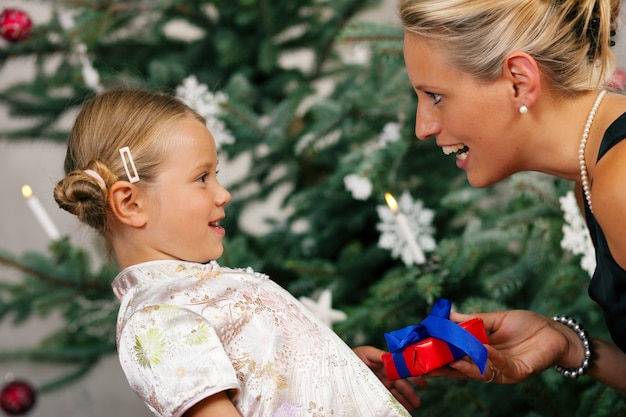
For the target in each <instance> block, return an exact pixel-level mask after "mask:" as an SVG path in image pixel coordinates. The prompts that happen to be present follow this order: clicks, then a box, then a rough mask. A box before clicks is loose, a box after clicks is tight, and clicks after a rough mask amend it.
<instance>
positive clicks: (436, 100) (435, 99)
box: [427, 93, 442, 105]
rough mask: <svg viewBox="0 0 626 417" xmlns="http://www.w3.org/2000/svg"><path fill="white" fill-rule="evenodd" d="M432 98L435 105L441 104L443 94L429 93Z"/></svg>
mask: <svg viewBox="0 0 626 417" xmlns="http://www.w3.org/2000/svg"><path fill="white" fill-rule="evenodd" d="M427 94H428V95H429V96H430V98H432V99H433V102H434V104H435V105H436V104H439V102H440V101H441V98H442V95H441V94H435V93H427Z"/></svg>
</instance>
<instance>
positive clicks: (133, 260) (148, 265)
mask: <svg viewBox="0 0 626 417" xmlns="http://www.w3.org/2000/svg"><path fill="white" fill-rule="evenodd" d="M217 165H218V161H217V155H216V147H215V142H214V140H213V137H212V136H211V133H210V132H209V131H208V130H207V128H206V124H205V121H204V120H203V118H202V117H201V116H199V115H198V114H197V113H196V112H194V111H193V110H192V109H190V108H188V107H187V106H186V105H184V104H183V103H181V102H180V101H179V100H177V99H175V98H173V97H171V96H168V95H165V94H161V93H156V92H150V91H145V90H140V89H123V88H120V89H113V90H109V91H107V92H104V93H102V94H100V95H98V96H96V97H95V98H93V99H92V100H90V101H88V102H87V103H86V104H85V105H84V107H83V108H82V110H81V112H80V114H79V115H78V118H77V120H76V123H75V125H74V128H73V130H72V132H71V135H70V138H69V143H68V148H67V155H66V159H65V173H66V176H65V178H63V179H62V180H61V181H60V182H59V183H58V184H57V186H56V188H55V190H54V196H55V199H56V201H57V203H58V204H59V206H60V207H61V208H63V209H65V210H67V211H69V212H70V213H73V214H75V215H76V216H78V218H79V219H80V220H81V221H83V222H85V223H87V224H88V225H90V226H92V227H94V228H95V229H96V230H97V231H99V232H100V233H102V235H104V237H105V238H106V240H107V241H108V242H109V243H110V245H111V248H112V250H113V252H114V254H115V256H116V258H117V261H118V262H119V265H120V267H121V268H122V271H121V272H120V273H119V275H118V276H117V277H116V278H115V280H114V281H113V291H114V292H115V295H116V296H117V297H118V298H119V299H120V300H121V307H120V311H119V316H118V324H117V344H118V351H119V359H120V363H121V365H122V368H123V369H124V372H125V374H126V377H127V379H128V381H129V383H130V385H131V387H132V388H133V390H135V392H136V393H137V394H138V395H139V396H140V397H141V398H142V399H143V400H144V401H145V403H146V404H147V405H148V407H149V408H150V409H151V410H152V411H153V412H154V414H155V415H158V416H168V417H170V416H183V415H184V416H220V417H226V416H277V417H278V416H322V415H323V416H330V415H334V416H408V415H409V414H408V412H407V410H406V409H405V408H403V406H402V405H401V404H400V403H399V402H398V401H397V400H396V398H394V395H396V396H397V397H398V399H399V400H401V401H402V403H403V404H404V405H405V406H407V407H408V408H412V407H414V406H417V405H418V404H419V400H418V398H417V396H416V394H415V393H414V391H413V389H412V388H411V387H410V386H409V385H408V384H406V385H398V384H395V385H392V384H391V383H390V382H389V381H387V380H385V379H384V377H383V375H384V373H383V372H382V371H381V369H382V365H381V362H380V360H379V358H380V353H381V352H380V351H378V350H377V349H374V348H368V347H364V348H363V350H360V351H359V355H360V356H361V357H363V360H364V361H366V362H368V364H369V365H370V366H371V367H372V369H373V370H374V371H380V372H378V375H379V376H380V377H381V379H383V382H384V383H385V384H387V387H388V388H389V389H390V390H392V392H393V394H394V395H392V393H390V391H389V390H388V389H387V388H386V386H385V385H384V384H383V383H381V381H380V380H379V379H378V378H377V374H376V373H375V372H372V371H371V370H370V369H369V368H368V367H367V366H366V365H365V364H364V363H363V362H362V361H361V360H360V359H359V356H357V355H356V354H355V352H354V351H352V350H351V349H350V348H349V347H348V346H347V345H346V344H345V343H343V342H342V340H341V339H340V338H339V337H338V336H337V335H336V334H335V333H333V332H332V330H331V329H329V328H328V327H327V326H325V325H324V324H323V323H322V322H320V321H319V320H317V319H316V318H315V317H313V316H312V314H311V313H310V312H309V311H308V310H307V309H306V308H305V307H304V306H303V305H302V304H300V302H298V301H297V300H296V299H295V298H294V297H292V296H291V295H290V294H289V293H287V292H286V291H285V290H283V289H282V288H280V287H279V286H278V285H276V284H275V283H274V282H272V281H271V280H270V279H269V278H268V277H266V276H264V275H262V274H259V273H256V272H254V271H252V270H250V269H229V268H224V267H220V266H219V265H218V264H217V263H216V262H215V259H217V258H219V257H220V256H221V254H222V251H223V247H222V239H223V237H224V235H225V230H224V228H223V227H222V226H220V221H221V220H222V219H223V218H224V216H225V214H224V207H225V206H226V204H227V203H228V202H229V201H230V198H231V196H230V194H229V192H228V191H227V190H226V189H224V188H223V187H222V186H221V185H220V184H219V182H218V180H217V176H216V175H217Z"/></svg>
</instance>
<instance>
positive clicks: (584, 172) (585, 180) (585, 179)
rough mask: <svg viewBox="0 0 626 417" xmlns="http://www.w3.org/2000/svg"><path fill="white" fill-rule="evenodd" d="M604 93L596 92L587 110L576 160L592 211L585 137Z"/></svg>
mask: <svg viewBox="0 0 626 417" xmlns="http://www.w3.org/2000/svg"><path fill="white" fill-rule="evenodd" d="M605 95H606V90H602V91H600V94H598V98H596V101H595V102H594V103H593V107H592V108H591V111H589V116H588V117H587V123H585V129H584V130H583V136H582V138H581V139H580V148H579V149H578V162H579V164H580V179H581V181H582V183H583V193H584V194H585V200H587V205H588V206H589V211H591V212H592V213H593V209H592V208H591V189H590V188H589V177H588V176H587V165H586V164H585V148H586V147H587V138H588V137H589V130H591V124H592V123H593V118H594V117H595V116H596V112H597V111H598V107H600V102H601V101H602V99H603V98H604V96H605Z"/></svg>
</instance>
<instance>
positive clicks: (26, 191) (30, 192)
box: [22, 184, 33, 198]
mask: <svg viewBox="0 0 626 417" xmlns="http://www.w3.org/2000/svg"><path fill="white" fill-rule="evenodd" d="M22 195H23V196H24V198H30V197H31V196H32V195H33V189H32V188H30V185H28V184H27V185H24V186H22Z"/></svg>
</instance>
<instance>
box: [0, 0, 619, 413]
mask: <svg viewBox="0 0 626 417" xmlns="http://www.w3.org/2000/svg"><path fill="white" fill-rule="evenodd" d="M377 5H378V2H377V1H368V0H333V1H319V0H300V1H298V2H293V1H282V0H277V1H274V2H267V1H263V0H236V1H225V0H213V1H209V0H206V1H203V0H196V1H182V0H163V1H154V2H123V1H116V0H110V1H91V0H65V1H55V2H50V7H51V10H52V15H51V18H50V21H49V22H48V23H46V24H43V25H34V26H32V27H31V28H30V29H29V28H28V27H27V26H28V25H27V24H26V25H25V26H23V27H22V29H23V30H22V31H20V32H19V33H18V34H17V35H16V32H15V30H14V29H12V30H11V31H9V30H5V32H4V35H3V36H4V37H5V39H7V40H8V41H7V42H3V43H2V44H1V45H0V65H7V64H8V63H9V62H10V61H11V60H14V59H17V58H19V57H23V56H31V57H35V58H36V59H35V61H36V77H35V79H34V80H33V81H29V82H17V83H15V84H12V85H9V86H7V87H5V88H3V89H2V91H0V102H1V103H2V104H3V105H5V106H7V108H8V109H9V111H10V115H11V116H12V117H15V118H22V119H25V120H27V121H28V123H25V124H23V125H20V126H18V127H10V128H7V127H3V126H0V138H2V140H4V141H23V140H33V139H36V140H39V141H42V142H43V141H53V142H60V143H62V142H63V141H64V140H65V139H66V137H67V133H68V132H67V128H65V127H64V126H63V124H61V123H59V120H61V119H63V118H67V117H68V114H69V115H71V114H72V112H75V110H76V108H77V106H79V105H80V103H81V102H82V101H83V100H84V99H85V98H87V97H90V96H92V95H93V94H94V93H96V92H98V91H101V90H102V89H104V88H107V87H109V86H113V85H118V84H125V85H142V86H148V87H152V88H159V89H166V90H169V91H171V92H172V93H173V94H177V95H178V96H179V97H181V98H182V99H184V100H187V101H188V102H189V103H190V104H191V105H192V106H194V108H196V109H197V110H198V111H199V112H201V113H202V114H203V115H204V116H205V117H206V118H207V120H208V122H209V128H210V129H211V131H212V132H213V134H214V136H215V138H216V140H217V141H218V142H219V147H220V151H219V152H220V158H223V159H225V160H226V164H225V166H226V167H228V166H229V161H230V162H232V163H234V162H233V161H237V163H238V165H237V166H238V167H240V166H245V168H246V169H245V172H243V173H241V174H239V173H238V174H237V175H233V176H232V177H231V178H234V179H232V180H231V181H230V182H229V184H228V186H229V189H230V190H231V192H232V193H233V200H232V202H231V203H230V205H229V206H228V208H227V218H226V220H225V221H224V226H225V227H226V229H227V230H228V237H227V239H226V241H225V248H226V250H225V253H224V256H223V257H222V258H221V259H220V260H219V262H220V263H221V264H223V265H227V266H251V267H253V268H254V269H256V270H258V271H262V272H264V273H267V274H269V275H270V276H271V277H272V279H274V280H275V281H276V282H278V283H279V284H280V285H282V286H284V287H285V288H287V289H288V290H289V291H291V292H292V293H293V294H294V295H296V296H297V297H306V298H305V302H310V300H316V299H318V297H327V296H328V295H329V294H332V308H333V309H336V310H341V311H343V312H344V313H345V315H346V318H345V319H344V320H339V316H340V315H335V316H333V317H329V323H331V324H332V325H333V326H334V329H335V330H336V331H337V332H338V333H339V334H340V335H341V336H342V338H344V340H346V342H348V343H349V344H350V345H353V346H356V345H360V344H373V345H376V346H378V347H381V348H386V345H385V341H384V337H383V335H384V333H386V332H389V331H392V330H395V329H398V328H401V327H405V326H407V325H410V324H416V323H419V322H420V321H421V320H423V319H424V318H425V317H426V316H427V315H428V313H429V311H430V309H431V307H432V305H433V303H434V301H435V300H436V299H438V298H441V297H444V298H447V299H449V300H452V301H453V303H454V307H455V308H456V309H457V310H459V311H464V312H470V311H492V310H498V309H509V308H526V309H531V310H533V311H536V312H539V313H542V314H546V315H552V314H568V315H571V316H573V317H576V318H577V319H578V320H579V321H581V322H582V323H584V324H585V328H587V329H588V330H589V331H590V332H591V333H592V334H597V335H604V336H606V330H605V328H604V325H603V320H602V315H601V312H600V311H599V308H598V307H597V306H596V305H594V304H593V303H592V302H591V301H590V300H589V297H588V296H587V292H586V287H587V284H588V280H589V272H588V270H587V269H585V268H583V267H581V260H582V261H583V263H582V264H583V265H584V266H586V267H588V266H589V265H588V262H589V261H588V253H589V250H590V249H589V248H588V246H585V244H586V243H588V242H586V240H585V236H586V235H585V231H584V230H582V231H581V228H580V227H577V226H579V225H580V223H579V220H580V219H579V218H578V217H576V214H577V213H575V212H572V210H571V209H570V208H571V201H570V200H569V194H568V192H569V191H571V184H568V183H566V182H563V181H560V180H556V179H554V178H552V177H546V176H543V175H539V174H527V173H525V174H518V175H516V176H514V177H513V178H511V179H510V180H507V181H505V182H503V183H501V184H499V185H497V186H494V187H491V188H489V189H480V190H479V189H473V188H472V187H470V186H469V185H468V184H467V181H466V179H465V175H464V174H463V173H462V172H460V171H459V170H457V169H455V167H454V166H453V165H452V164H451V162H446V160H445V159H444V157H443V156H442V155H441V152H440V150H438V149H437V147H436V146H435V145H434V142H433V141H427V142H419V141H417V140H415V139H414V133H413V131H414V122H415V120H414V114H415V106H416V105H417V102H416V98H415V95H414V93H413V92H412V89H411V86H410V83H409V82H408V79H407V76H406V73H405V69H404V65H403V58H402V32H401V30H400V28H399V26H398V25H396V24H386V23H385V24H382V23H374V22H371V21H364V20H362V19H361V18H360V16H361V13H363V12H364V11H367V10H368V9H369V8H371V7H373V6H377ZM394 6H395V5H394ZM22 17H24V16H22ZM26 17H27V16H26ZM18 20H19V19H18ZM20 22H22V24H23V25H24V20H21V21H20ZM31 30H32V33H30V31H31ZM24 33H27V34H26V35H24ZM425 59H427V57H425ZM60 163H61V161H59V164H60ZM223 169H224V168H223ZM226 169H228V168H226ZM50 192H51V191H50ZM385 194H389V195H390V198H388V200H386V199H385ZM268 201H272V202H277V203H276V206H275V208H276V213H271V215H268V216H264V215H263V214H259V213H258V210H259V206H260V205H262V204H264V203H267V202H268ZM394 202H395V203H396V205H394V204H393V203H394ZM251 216H252V217H254V218H255V219H259V218H260V222H261V223H260V224H256V227H254V228H251V227H249V225H248V224H247V223H246V222H247V219H249V218H250V217H251ZM257 221H258V220H257ZM564 230H566V234H564ZM0 263H2V264H3V265H5V266H7V267H9V268H10V269H12V270H14V271H17V273H18V275H19V277H20V279H18V280H4V279H2V277H0V301H1V304H0V320H3V321H10V322H11V323H14V324H16V325H20V323H23V322H24V321H25V320H27V319H28V318H30V317H32V316H33V315H44V316H45V315H47V314H59V315H60V316H61V317H62V318H63V321H64V324H63V326H61V327H60V328H59V329H57V330H56V331H55V332H53V333H52V334H51V335H49V336H47V337H46V338H45V339H43V340H41V343H40V344H39V346H38V347H37V348H34V349H12V350H5V351H3V352H0V360H2V361H11V360H17V359H20V360H24V359H25V360H31V361H36V362H39V361H40V362H54V363H59V364H67V367H68V372H67V373H66V374H65V375H63V376H62V377H61V378H57V379H55V380H52V381H50V382H49V383H48V384H46V385H45V386H44V387H43V388H42V391H44V392H45V391H54V390H55V389H57V388H59V387H61V386H64V385H67V384H70V383H72V382H74V381H76V380H78V379H80V378H81V377H83V376H84V375H85V374H86V373H87V372H89V370H90V369H91V367H93V365H94V364H95V363H97V362H98V360H99V359H100V358H102V357H103V356H106V355H113V354H115V318H116V313H117V311H116V307H117V304H116V301H115V299H114V297H113V294H112V292H111V289H110V282H111V280H112V279H113V277H114V276H115V273H116V272H117V271H116V267H115V266H114V264H112V263H111V262H109V260H108V258H107V257H106V254H103V255H102V256H101V257H100V258H99V259H97V260H96V261H95V264H97V265H102V266H101V267H98V268H94V267H93V265H92V263H94V259H92V256H91V255H90V254H89V253H88V252H87V251H86V250H85V249H84V248H82V247H80V246H75V245H74V244H73V239H72V236H63V237H59V238H58V239H54V240H53V241H52V243H51V244H50V246H49V250H48V251H47V252H44V253H38V252H37V253H33V252H29V253H25V254H21V253H12V251H11V250H10V247H3V248H0ZM94 269H95V270H94ZM326 301H327V299H326ZM321 302H322V301H321V299H320V303H321ZM327 312H328V311H327ZM420 395H421V396H422V402H423V404H424V405H423V407H422V408H421V409H420V410H418V411H417V412H416V415H417V414H421V415H429V416H447V415H450V414H451V413H454V412H459V411H461V412H462V415H464V416H547V415H550V416H565V415H567V416H571V415H580V416H609V415H610V416H614V415H616V414H619V412H620V410H621V411H622V412H623V411H624V410H625V409H626V405H625V404H624V402H623V400H621V397H619V396H618V395H617V394H616V393H615V392H613V391H612V390H611V389H608V388H606V387H604V386H602V385H600V384H598V383H595V382H594V381H592V380H591V379H589V378H582V379H580V380H578V381H569V380H565V379H564V378H563V377H561V376H560V375H559V374H557V373H556V372H552V371H547V372H544V373H542V374H540V375H536V376H534V377H533V378H531V379H529V380H528V381H525V382H524V383H521V384H518V385H516V386H497V385H493V384H491V385H485V384H482V383H478V382H467V381H451V380H431V387H430V388H429V389H428V390H424V391H421V392H420Z"/></svg>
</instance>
